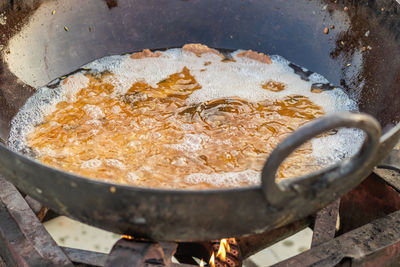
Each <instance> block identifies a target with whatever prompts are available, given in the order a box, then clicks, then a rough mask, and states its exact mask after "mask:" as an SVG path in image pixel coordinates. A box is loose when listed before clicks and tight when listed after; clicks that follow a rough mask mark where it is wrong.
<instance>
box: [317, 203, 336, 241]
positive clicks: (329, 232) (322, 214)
mask: <svg viewBox="0 0 400 267" xmlns="http://www.w3.org/2000/svg"><path fill="white" fill-rule="evenodd" d="M339 204H340V199H338V200H336V201H334V202H333V203H331V204H329V205H328V206H326V207H325V208H323V209H322V210H320V211H319V212H318V213H317V215H316V217H315V222H314V227H313V237H312V242H311V247H315V246H318V245H319V244H322V243H324V242H326V241H329V240H331V239H333V238H334V237H335V233H336V223H337V219H338V214H339Z"/></svg>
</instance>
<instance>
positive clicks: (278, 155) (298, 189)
mask: <svg viewBox="0 0 400 267" xmlns="http://www.w3.org/2000/svg"><path fill="white" fill-rule="evenodd" d="M341 127H346V128H358V129H361V130H363V131H364V132H365V133H366V138H365V140H364V143H363V145H362V146H361V148H360V150H359V151H358V152H357V154H355V155H354V156H353V157H351V158H348V159H345V160H343V161H342V162H339V163H337V164H335V165H333V166H331V167H328V168H325V169H323V170H319V171H317V172H314V173H311V174H308V175H305V176H301V177H297V178H293V179H287V180H283V181H281V182H280V183H279V184H277V183H275V175H276V172H277V171H278V168H279V166H280V165H281V164H282V162H283V161H284V160H285V159H286V158H287V157H288V156H289V155H290V154H291V153H292V152H293V151H295V150H296V148H298V147H299V146H301V145H302V144H303V143H305V142H306V141H308V140H310V139H312V138H313V137H315V136H318V135H320V134H322V133H324V132H326V131H329V130H332V129H336V128H341ZM380 135H381V127H380V125H379V122H377V121H376V120H375V119H374V118H373V117H371V116H369V115H366V114H360V113H350V112H339V113H335V114H331V115H326V116H323V117H321V118H318V119H316V120H313V121H311V122H309V123H307V124H305V125H303V126H302V127H300V128H299V129H298V130H297V131H295V132H294V133H292V134H291V135H290V136H289V137H287V138H286V139H285V140H284V141H283V142H281V143H280V144H279V145H278V146H277V147H276V148H275V149H274V150H273V151H272V153H271V154H270V156H269V158H268V159H267V161H266V163H265V164H264V168H263V170H262V174H261V176H262V177H261V179H262V180H261V186H262V190H263V193H264V196H265V198H266V200H267V201H268V203H269V204H270V205H272V206H274V207H276V208H280V207H283V206H284V205H285V203H287V201H288V200H289V199H291V198H295V197H298V196H300V195H301V196H303V197H310V196H311V197H312V196H314V195H315V194H316V190H320V189H321V188H326V187H328V186H329V185H330V184H332V183H333V182H336V181H337V180H338V179H347V178H348V179H351V177H350V176H352V175H356V174H357V173H358V172H359V171H361V170H362V168H364V167H366V166H367V165H368V164H369V163H371V162H372V160H373V158H374V154H375V152H376V151H377V149H378V145H379V138H380ZM343 182H345V180H343ZM316 184H318V186H313V185H316ZM317 187H318V188H317Z"/></svg>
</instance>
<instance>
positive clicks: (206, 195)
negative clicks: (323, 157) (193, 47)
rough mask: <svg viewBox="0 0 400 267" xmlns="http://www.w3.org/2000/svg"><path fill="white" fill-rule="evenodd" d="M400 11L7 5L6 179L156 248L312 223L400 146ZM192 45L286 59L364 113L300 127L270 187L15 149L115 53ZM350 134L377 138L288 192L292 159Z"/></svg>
mask: <svg viewBox="0 0 400 267" xmlns="http://www.w3.org/2000/svg"><path fill="white" fill-rule="evenodd" d="M399 7H400V6H399V4H398V3H397V2H396V1H383V0H376V1H373V0H369V1H363V0H361V1H340V0H339V1H329V0H326V1H323V0H311V1H310V0H302V1H284V0H271V1H248V0H245V1H242V0H241V1H236V0H232V1H229V2H227V1H215V0H203V1H196V0H193V1H192V0H190V1H181V0H173V1H170V0H168V1H167V0H165V1H164V0H162V1H160V0H157V1H155V0H150V1H149V0H138V1H130V0H109V1H98V0H87V1H78V0H68V1H44V0H43V1H41V0H30V1H19V0H18V1H0V8H1V14H0V33H1V34H0V45H1V46H0V49H1V55H2V59H1V70H0V140H2V142H0V173H1V174H2V175H3V176H4V177H5V178H6V179H8V180H9V181H11V182H12V183H13V184H15V185H16V186H17V187H18V188H19V189H20V190H21V191H23V192H25V193H26V194H29V195H30V196H32V197H33V198H35V199H37V200H38V201H40V202H41V203H43V204H44V205H46V206H48V207H49V208H51V209H53V210H54V211H56V212H58V213H60V214H63V215H66V216H69V217H71V218H74V219H77V220H79V221H82V222H85V223H89V224H91V225H94V226H98V227H101V228H103V229H106V230H110V231H113V232H117V233H123V234H132V235H134V236H140V237H146V238H151V239H156V240H182V241H189V240H210V239H217V238H222V237H230V236H242V235H247V234H254V233H260V232H263V231H265V230H268V229H272V228H275V227H279V226H282V225H285V224H287V223H290V222H292V221H294V220H296V219H299V218H301V217H305V216H307V215H309V214H312V213H314V212H315V211H317V210H318V209H321V208H322V207H324V206H325V205H327V204H329V203H330V202H332V201H333V200H335V199H337V198H338V197H340V196H342V195H343V194H345V193H347V192H348V191H350V190H351V189H352V188H353V187H355V186H356V185H357V184H359V183H360V182H361V181H362V180H363V179H364V178H365V177H366V176H368V174H369V173H370V172H371V171H372V169H373V167H374V166H376V165H377V164H378V163H379V162H380V161H381V160H382V159H383V158H385V156H386V155H387V154H388V153H389V152H390V151H391V150H392V148H393V147H394V145H395V144H396V142H397V141H398V140H399V137H400V124H398V122H399V121H400V97H399V93H400V57H399V56H398V55H399V54H400V20H399V18H400V14H398V12H400V10H399ZM331 25H333V27H331ZM326 27H327V28H329V29H330V30H329V34H324V29H325V28H326ZM186 43H202V44H206V45H208V46H210V47H214V48H220V49H227V50H235V49H253V50H256V51H259V52H265V53H267V54H278V55H281V56H283V57H285V58H287V59H288V60H290V61H291V62H294V63H295V64H298V65H299V66H304V67H306V68H307V69H309V70H311V71H313V72H317V73H320V74H322V75H324V76H325V77H326V78H327V79H328V80H329V81H330V82H332V83H334V84H336V85H340V86H342V87H343V88H344V89H345V90H346V92H347V93H348V94H349V95H350V96H351V97H352V98H354V99H357V100H358V104H359V109H360V111H361V112H362V114H354V113H353V114H352V113H339V114H334V115H328V116H326V117H322V118H320V119H317V120H314V121H312V122H311V123H309V124H307V125H306V126H304V127H302V128H300V129H298V130H297V131H296V132H294V133H293V134H292V135H291V136H290V137H289V138H288V139H286V140H285V141H284V142H282V143H281V144H280V145H279V146H278V147H277V148H276V149H275V150H274V152H273V153H272V154H271V155H270V157H269V158H268V160H267V162H266V164H265V166H264V169H263V172H262V183H261V185H260V186H253V187H243V188H234V189H221V190H201V191H200V190H198V191H195V190H190V191H185V190H163V189H151V188H140V187H134V186H125V185H120V184H111V183H107V182H101V181H98V180H91V179H87V178H84V177H79V176H76V175H73V174H71V173H66V172H63V171H60V170H56V169H53V168H50V167H47V166H44V165H42V164H40V163H38V162H37V161H34V160H32V159H30V158H28V157H26V156H24V155H22V154H18V153H15V152H12V151H11V150H10V149H8V148H7V146H6V140H7V138H8V134H9V130H10V122H11V120H12V118H13V116H14V115H15V114H16V113H17V112H18V110H19V109H20V108H21V107H22V106H23V104H24V103H25V101H26V100H27V99H28V98H29V97H30V96H31V95H32V94H33V93H34V92H35V88H38V87H40V86H42V85H45V84H47V83H48V82H50V81H51V80H53V79H55V78H57V77H60V76H62V75H65V74H67V73H70V72H72V71H74V70H76V69H78V68H79V67H80V66H82V65H83V64H85V63H88V62H90V61H93V60H94V59H97V58H101V57H104V56H107V55H114V54H123V53H126V52H132V51H139V50H142V49H144V48H150V49H157V48H168V47H181V46H182V45H183V44H186ZM303 75H307V73H303ZM339 127H354V128H359V129H361V130H363V131H364V132H365V133H366V135H365V136H366V139H365V142H364V144H363V146H362V147H361V149H360V151H359V152H358V153H357V154H356V155H355V156H353V157H352V158H349V159H346V160H344V161H342V162H340V163H338V164H337V165H334V166H331V167H329V168H327V169H323V170H321V171H319V172H317V173H312V174H309V175H306V176H303V177H298V178H294V179H290V180H284V181H283V182H281V183H279V184H277V183H275V173H276V171H277V169H278V167H279V165H280V163H281V162H282V161H283V160H284V159H285V158H286V157H287V156H288V155H289V154H290V153H291V152H292V151H294V150H295V149H296V148H297V147H299V146H300V145H301V144H302V143H304V142H306V141H307V140H309V139H310V138H312V137H314V136H317V135H319V134H321V133H323V132H325V131H328V130H330V129H335V128H339ZM381 128H382V133H383V134H382V136H381Z"/></svg>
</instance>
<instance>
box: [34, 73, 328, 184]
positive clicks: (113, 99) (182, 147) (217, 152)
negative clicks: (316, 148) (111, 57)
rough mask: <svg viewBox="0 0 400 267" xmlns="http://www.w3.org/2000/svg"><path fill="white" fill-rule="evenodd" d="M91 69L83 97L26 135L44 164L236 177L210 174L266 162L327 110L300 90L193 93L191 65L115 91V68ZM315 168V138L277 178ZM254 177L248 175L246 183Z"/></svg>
mask: <svg viewBox="0 0 400 267" xmlns="http://www.w3.org/2000/svg"><path fill="white" fill-rule="evenodd" d="M86 76H87V77H88V78H89V84H88V86H86V87H85V88H82V89H81V90H80V91H79V92H78V93H77V94H76V96H75V98H74V101H68V102H67V101H62V102H59V103H58V104H57V106H56V109H55V110H54V111H53V112H52V113H51V114H49V115H47V116H46V117H45V118H44V121H43V123H42V124H40V125H38V126H36V127H35V128H34V130H33V131H32V132H31V133H30V134H29V136H28V138H27V142H28V145H29V147H30V148H31V149H32V150H33V151H34V152H35V153H36V155H37V159H38V160H40V161H41V162H43V163H45V164H48V165H50V166H53V167H56V168H61V169H63V170H66V171H69V172H73V173H77V174H79V175H82V176H86V177H91V178H94V179H103V180H108V181H112V182H118V183H125V184H131V185H137V186H144V187H162V188H215V187H230V186H232V184H229V183H213V182H210V181H208V180H207V179H206V178H204V177H207V175H209V176H210V177H212V176H213V175H220V174H221V175H222V174H224V173H229V172H243V171H248V170H252V171H254V172H259V171H261V169H262V167H263V164H264V162H265V160H266V158H267V157H268V155H269V153H271V151H272V150H273V149H274V148H275V147H276V146H277V145H278V144H279V143H280V142H281V141H282V140H283V139H284V138H285V137H287V135H288V134H290V133H291V132H293V131H294V130H295V129H297V128H298V127H299V126H301V125H303V124H304V123H307V122H308V121H310V120H312V119H314V118H316V117H319V116H321V115H323V114H324V111H323V109H322V108H321V107H319V106H318V105H316V104H315V103H313V102H312V101H311V100H310V99H309V98H307V97H305V96H301V95H289V96H287V97H284V98H283V99H278V100H269V99H264V100H262V101H256V102H254V101H246V100H245V99H241V98H238V97H230V98H221V99H214V100H210V101H204V102H200V103H194V104H193V103H188V102H187V101H186V100H187V99H188V98H189V97H190V95H191V94H192V93H193V92H195V91H197V90H199V89H201V85H200V84H199V83H198V82H197V81H196V79H195V77H194V76H193V75H192V74H191V72H190V70H189V69H188V68H187V67H184V68H183V69H182V71H180V72H178V73H174V74H171V75H169V77H168V78H166V79H165V80H162V81H160V82H159V83H158V84H157V86H151V85H149V84H147V83H145V82H135V83H134V84H132V86H131V88H130V89H129V90H128V91H127V92H126V93H124V94H118V93H116V92H115V90H114V86H113V85H112V84H111V83H109V82H108V79H107V77H109V76H113V74H112V73H108V74H103V75H101V76H97V75H91V74H86ZM64 82H66V81H64ZM260 87H261V88H263V89H265V90H270V91H274V92H276V91H282V90H285V85H284V84H283V83H278V82H276V81H272V80H271V81H268V82H266V83H265V84H260ZM316 168H317V166H316V165H313V157H312V147H311V145H310V144H309V143H307V144H306V145H304V146H302V147H301V148H300V149H298V150H297V151H296V152H295V153H294V154H293V155H292V156H291V157H290V158H289V159H288V160H286V161H285V162H284V164H283V165H282V166H281V168H280V170H279V173H278V174H277V178H279V179H280V178H285V177H291V176H297V175H299V174H304V172H310V171H311V170H313V169H316ZM196 174H201V175H197V176H196ZM252 183H254V182H253V181H251V180H248V179H247V180H246V179H243V180H241V181H239V182H238V184H237V186H245V185H249V184H252Z"/></svg>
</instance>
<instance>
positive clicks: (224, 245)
mask: <svg viewBox="0 0 400 267" xmlns="http://www.w3.org/2000/svg"><path fill="white" fill-rule="evenodd" d="M230 251H231V248H230V246H229V243H228V240H227V239H226V238H224V239H221V242H220V244H219V249H218V252H217V257H218V258H219V259H220V260H221V261H226V252H230Z"/></svg>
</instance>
